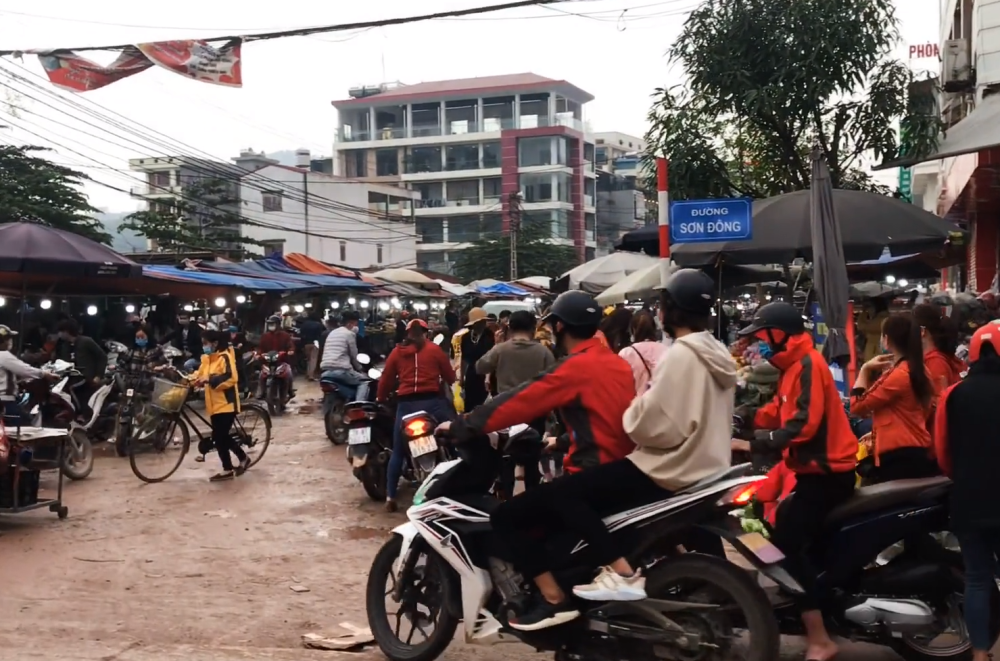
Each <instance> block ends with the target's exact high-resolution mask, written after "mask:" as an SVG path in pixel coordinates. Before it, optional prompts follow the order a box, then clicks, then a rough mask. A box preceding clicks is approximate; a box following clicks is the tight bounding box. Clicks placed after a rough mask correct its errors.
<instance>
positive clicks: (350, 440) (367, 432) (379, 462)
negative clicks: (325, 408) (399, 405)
mask: <svg viewBox="0 0 1000 661" xmlns="http://www.w3.org/2000/svg"><path fill="white" fill-rule="evenodd" d="M381 376H382V372H381V371H380V370H378V369H376V368H371V369H369V370H368V377H369V378H370V379H371V382H370V383H369V384H367V385H368V389H369V390H368V392H369V393H370V394H371V395H372V396H369V397H365V398H363V399H358V400H356V401H353V402H350V403H349V404H347V405H346V406H345V407H344V425H345V426H346V427H347V462H348V463H349V464H350V465H351V469H352V471H353V473H354V477H355V478H356V479H357V480H358V481H359V482H361V486H362V487H364V489H365V493H367V494H368V497H369V498H371V499H372V500H374V501H376V502H383V501H384V500H385V499H386V484H387V483H388V467H389V458H390V457H391V456H392V435H393V428H394V427H395V425H396V411H395V410H394V408H393V407H391V406H387V405H385V404H380V403H378V402H375V401H374V398H373V395H374V392H375V391H376V390H377V388H378V379H379V378H380V377H381ZM362 387H364V386H362Z"/></svg>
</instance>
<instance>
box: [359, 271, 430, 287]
mask: <svg viewBox="0 0 1000 661" xmlns="http://www.w3.org/2000/svg"><path fill="white" fill-rule="evenodd" d="M372 275H373V276H375V277H376V278H378V279H379V280H388V281H389V282H399V283H402V284H404V285H412V286H414V287H420V288H422V289H429V290H434V289H441V283H439V282H438V281H437V280H433V279H431V278H428V277H427V276H426V275H424V274H423V273H417V272H416V271H413V270H411V269H382V270H381V271H375V272H374V273H372Z"/></svg>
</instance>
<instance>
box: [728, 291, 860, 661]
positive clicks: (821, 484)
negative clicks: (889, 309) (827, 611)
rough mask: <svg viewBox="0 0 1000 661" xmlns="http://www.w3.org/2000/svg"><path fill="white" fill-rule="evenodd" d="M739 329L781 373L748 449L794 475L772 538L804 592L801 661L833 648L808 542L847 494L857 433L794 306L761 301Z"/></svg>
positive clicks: (822, 656) (820, 659)
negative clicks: (775, 458) (776, 458)
mask: <svg viewBox="0 0 1000 661" xmlns="http://www.w3.org/2000/svg"><path fill="white" fill-rule="evenodd" d="M740 335H742V336H744V337H746V336H750V337H753V338H755V339H757V340H758V345H759V346H760V354H761V356H762V357H763V358H764V359H766V360H767V361H768V362H770V363H771V364H772V365H774V367H776V368H777V369H778V370H779V371H780V372H781V376H780V378H779V380H778V392H777V394H776V395H775V397H774V399H773V400H772V401H771V402H769V403H768V404H765V405H764V406H763V407H761V408H760V409H758V410H757V411H756V412H755V413H754V415H753V418H752V419H753V427H754V430H755V431H754V440H753V442H752V443H751V444H750V452H751V454H752V455H753V456H754V457H755V461H754V463H755V464H756V463H757V460H756V458H757V457H760V456H761V455H773V454H775V453H777V452H780V453H781V455H782V458H783V461H784V464H785V465H786V466H787V467H788V469H789V470H791V471H792V472H793V473H794V474H795V480H796V484H795V490H794V493H795V498H792V499H791V500H790V501H789V502H788V503H787V504H785V505H784V506H783V507H781V508H779V511H778V512H777V525H775V526H774V533H773V535H772V536H771V541H772V542H774V545H775V546H777V547H778V548H779V549H781V551H782V553H784V554H785V568H786V569H787V570H788V572H789V573H790V574H791V575H792V576H794V577H795V578H796V579H798V581H799V583H801V584H802V588H803V590H804V592H805V594H804V595H803V596H802V597H801V598H800V600H799V608H800V609H801V611H802V623H803V625H804V627H805V630H806V655H805V658H806V661H828V659H831V658H833V657H834V656H836V655H837V652H838V648H837V644H836V643H835V642H833V639H832V638H830V634H829V633H828V632H827V630H826V625H825V624H824V623H823V614H822V612H821V611H820V605H819V595H818V594H817V585H816V579H817V575H818V573H817V570H816V568H815V567H814V566H813V565H812V562H811V560H810V558H809V554H808V548H809V545H810V544H811V543H812V541H813V540H814V539H815V538H816V537H817V536H818V535H819V534H820V532H821V531H822V528H823V521H824V520H825V519H826V517H827V515H828V514H829V513H830V512H831V511H833V509H834V508H835V507H837V506H838V505H840V504H841V503H843V502H844V501H846V500H847V499H848V498H850V497H851V494H853V493H854V479H855V477H854V467H855V465H856V463H857V460H856V455H857V453H858V439H857V437H855V436H854V432H852V431H851V425H850V423H849V422H848V420H847V413H846V412H845V411H844V406H843V404H842V403H841V401H840V393H839V392H838V391H837V386H836V384H835V383H834V381H833V375H832V374H831V373H830V368H829V366H828V365H827V363H826V360H824V359H823V355H822V354H820V352H819V351H817V350H816V348H815V346H813V340H812V336H811V335H809V334H808V333H806V332H805V325H804V324H803V321H802V315H801V314H800V313H799V311H798V310H797V309H796V308H795V307H794V306H792V305H790V304H788V303H768V304H767V305H764V306H761V307H760V308H758V309H757V312H756V313H755V314H754V317H753V321H752V322H751V323H750V325H749V326H747V327H746V328H744V329H743V330H741V331H740ZM742 417H744V418H745V417H747V416H742Z"/></svg>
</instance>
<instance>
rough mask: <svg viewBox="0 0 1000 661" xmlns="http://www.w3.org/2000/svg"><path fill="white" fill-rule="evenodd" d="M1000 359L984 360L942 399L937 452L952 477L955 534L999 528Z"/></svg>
mask: <svg viewBox="0 0 1000 661" xmlns="http://www.w3.org/2000/svg"><path fill="white" fill-rule="evenodd" d="M997 402H1000V358H997V357H993V356H990V357H984V358H980V359H979V360H977V361H976V362H974V363H972V364H971V365H970V366H969V374H968V376H966V377H965V379H964V380H962V381H959V382H958V383H956V384H955V385H953V386H952V387H951V388H949V389H948V390H946V391H945V392H944V394H943V395H942V396H941V398H940V399H939V400H938V405H937V414H936V417H935V420H934V451H935V454H936V455H937V461H938V465H940V466H941V470H942V471H944V473H945V474H946V475H948V476H949V477H951V479H952V486H951V494H950V496H949V498H948V500H949V506H950V508H951V530H955V531H958V530H963V531H964V530H978V529H982V528H995V527H997V526H1000V512H998V511H997V508H996V505H995V504H994V501H995V500H996V480H997V475H1000V416H998V415H997V413H996V406H997Z"/></svg>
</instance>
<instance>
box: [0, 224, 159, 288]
mask: <svg viewBox="0 0 1000 661" xmlns="http://www.w3.org/2000/svg"><path fill="white" fill-rule="evenodd" d="M0 272H6V273H23V274H25V275H47V276H52V277H59V278H93V277H100V278H107V277H112V278H141V277H142V266H141V265H139V264H136V263H135V262H133V261H132V260H130V259H126V258H125V257H122V256H121V255H119V254H118V253H116V252H115V251H114V250H112V249H111V248H108V247H107V246H104V245H101V244H100V243H97V242H96V241H91V240H90V239H88V238H86V237H83V236H80V235H79V234H73V233H72V232H66V231H64V230H58V229H55V228H53V227H49V226H47V225H40V224H38V223H27V222H21V223H5V224H2V225H0Z"/></svg>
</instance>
